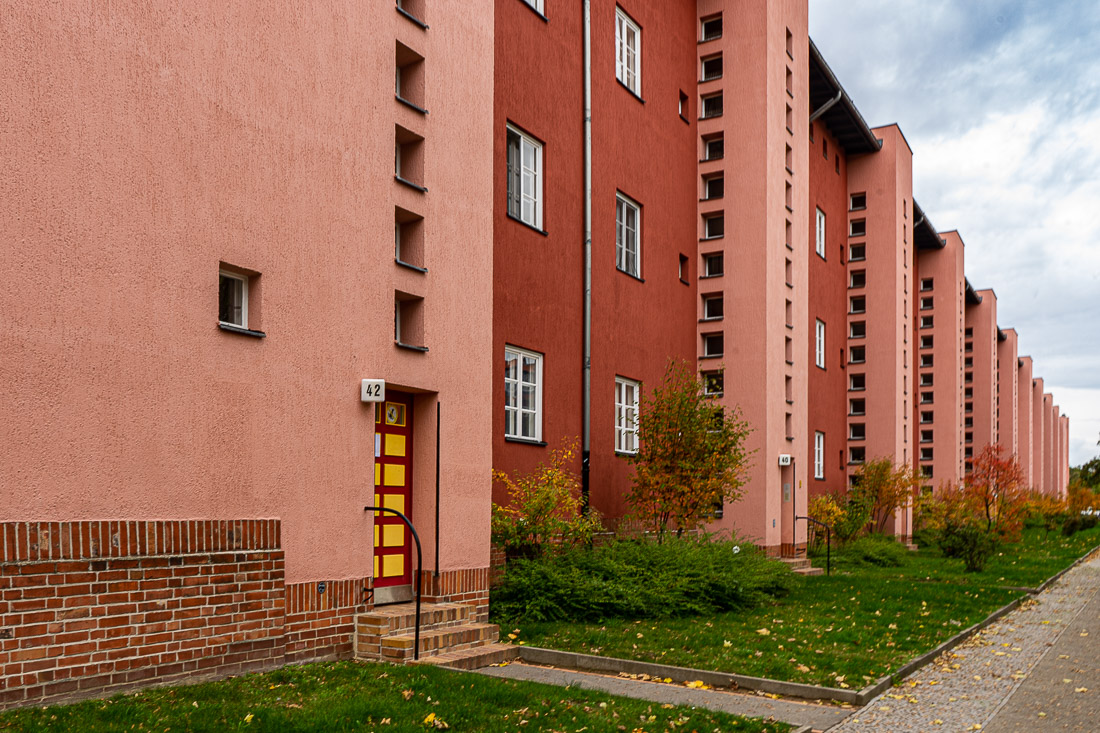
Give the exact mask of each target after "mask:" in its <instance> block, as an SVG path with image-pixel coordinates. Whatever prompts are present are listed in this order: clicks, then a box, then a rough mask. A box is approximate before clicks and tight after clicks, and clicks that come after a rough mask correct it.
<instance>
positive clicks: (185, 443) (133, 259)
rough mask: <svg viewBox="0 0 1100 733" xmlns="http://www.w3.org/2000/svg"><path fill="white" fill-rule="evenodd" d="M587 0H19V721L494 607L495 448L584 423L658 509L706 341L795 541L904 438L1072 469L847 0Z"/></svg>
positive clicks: (1052, 486)
mask: <svg viewBox="0 0 1100 733" xmlns="http://www.w3.org/2000/svg"><path fill="white" fill-rule="evenodd" d="M582 7H583V6H581V5H579V4H578V5H575V6H568V7H566V6H563V5H561V4H557V3H551V2H546V1H545V0H493V1H492V2H490V1H489V0H474V2H472V3H471V2H467V3H461V4H448V3H431V2H427V0H397V1H396V2H395V6H394V10H393V11H390V10H389V9H388V8H382V9H379V8H370V9H365V8H358V7H354V8H353V7H349V6H346V5H342V4H338V3H330V2H321V3H318V4H315V5H314V6H311V11H310V13H307V14H302V13H298V12H294V11H293V10H288V9H280V8H278V7H275V8H265V9H264V10H263V12H262V13H260V12H259V11H257V10H250V9H247V8H245V9H242V8H236V7H225V6H223V5H222V4H217V3H210V2H203V3H201V4H199V5H197V6H193V5H184V4H177V5H175V6H172V5H171V4H169V5H167V6H165V7H164V8H161V9H158V10H157V11H156V12H153V11H151V10H149V9H147V8H142V7H131V8H126V7H122V8H115V7H112V8H111V11H110V12H109V13H108V12H107V11H106V10H104V9H102V8H96V7H80V6H75V5H57V6H51V7H49V8H45V9H42V8H38V7H37V6H35V7H32V6H31V5H29V4H23V5H19V4H16V5H14V6H12V8H11V9H10V11H9V12H8V13H7V14H6V16H5V19H6V21H7V26H6V28H7V29H9V30H10V31H11V32H10V33H8V34H6V36H5V38H6V41H5V42H3V43H0V58H3V59H4V61H6V62H7V63H6V64H5V68H9V69H11V70H12V72H11V73H10V74H9V75H8V76H7V78H6V79H5V81H4V82H3V84H4V90H5V94H6V95H7V98H8V99H9V100H10V102H11V104H10V105H9V107H10V109H11V110H12V112H11V114H10V115H9V118H8V119H7V120H6V122H7V123H8V125H7V126H8V130H9V134H8V135H6V136H5V137H4V138H3V141H2V142H0V146H2V147H3V150H4V153H5V155H4V159H5V161H6V162H7V164H8V165H7V170H6V176H5V179H4V181H5V182H4V196H3V197H0V212H2V214H3V218H4V220H5V221H7V222H9V234H10V239H11V240H12V241H15V242H19V243H20V246H19V247H13V248H8V250H7V251H5V252H4V253H3V254H0V263H2V264H3V267H2V268H0V271H2V272H4V273H9V277H10V279H11V282H9V283H8V284H9V287H8V288H5V289H3V294H0V335H2V339H0V343H3V347H0V371H3V372H4V374H5V375H8V380H7V386H8V391H9V395H10V399H9V400H7V401H6V402H5V403H4V405H3V407H0V418H2V419H0V425H3V428H2V430H3V431H4V432H3V442H4V445H5V446H7V447H8V450H7V451H5V453H4V454H3V456H2V457H0V472H2V476H3V479H4V486H5V487H8V489H9V490H8V493H7V501H6V502H5V504H4V508H3V510H2V514H0V535H2V540H0V587H4V588H8V590H6V591H4V594H5V595H4V596H3V599H2V600H3V604H4V605H2V606H0V629H2V630H3V631H4V632H8V631H9V630H10V634H5V635H0V678H2V680H3V684H2V689H0V707H3V706H9V705H21V704H31V703H38V702H41V701H45V700H57V699H60V698H63V697H65V696H72V695H87V694H93V693H96V692H104V691H114V690H119V689H123V688H125V687H130V686H134V685H139V684H143V683H145V682H147V681H149V680H152V679H156V680H158V681H168V680H173V679H180V678H183V677H186V676H188V675H195V674H203V675H215V676H216V675H226V674H234V673H238V672H241V671H245V670H249V669H260V668H265V667H272V666H276V665H279V664H284V663H287V662H298V661H305V660H312V659H331V658H343V657H348V656H350V655H351V654H352V649H353V639H354V623H355V617H356V615H357V614H358V613H360V612H363V611H366V610H368V609H371V608H372V607H373V606H374V605H381V604H391V603H397V602H401V601H404V600H407V599H409V598H410V597H411V596H412V594H413V591H414V588H415V587H416V585H417V583H418V582H419V583H420V584H422V587H423V593H424V597H425V598H426V599H429V600H457V601H462V602H465V603H468V604H471V605H472V606H473V607H474V611H473V613H474V617H475V618H477V619H484V618H485V616H486V613H487V602H488V582H489V565H490V530H489V517H490V510H491V509H490V507H491V502H492V501H493V500H494V499H495V500H496V501H503V500H504V499H505V497H504V496H503V495H502V493H501V489H500V487H494V486H493V484H492V481H491V469H494V468H495V469H498V470H504V471H510V472H514V471H528V470H531V469H533V468H535V467H536V466H538V465H539V464H541V463H545V462H546V461H547V460H548V458H549V453H550V451H551V450H553V449H555V448H557V447H559V446H562V445H566V444H570V443H572V442H573V441H576V442H577V443H578V444H579V447H580V452H579V455H578V457H577V460H576V463H575V468H576V469H577V471H578V472H579V473H580V474H581V475H582V477H583V479H582V481H583V486H584V491H585V494H586V496H587V498H588V501H589V504H590V506H592V507H593V508H595V509H596V510H598V511H599V512H601V513H602V514H603V515H604V516H605V517H606V518H607V521H608V523H609V524H611V525H612V526H615V525H617V524H618V523H619V522H620V521H621V520H622V518H623V517H624V515H625V513H626V510H627V507H626V504H625V500H624V496H625V495H626V493H627V491H628V490H629V487H630V475H631V471H630V466H629V458H630V456H631V454H633V453H634V452H636V451H637V449H638V434H637V415H638V412H639V410H640V408H641V405H642V402H643V400H644V396H645V395H646V394H647V391H648V390H650V389H652V388H653V386H654V385H656V384H658V383H659V382H660V381H661V378H662V376H663V374H664V372H665V369H666V367H667V365H668V362H669V360H670V359H679V360H684V361H686V362H688V363H690V364H692V365H694V367H695V368H697V369H698V371H699V374H700V377H701V378H702V379H703V383H704V385H705V389H706V390H707V392H709V393H710V394H711V395H712V396H713V397H715V398H716V399H717V400H719V401H720V403H721V404H723V405H724V406H725V407H727V408H728V409H729V410H734V409H737V410H739V411H740V413H741V415H742V416H743V417H744V419H745V420H746V421H747V422H748V423H749V424H750V426H751V427H752V429H753V432H752V434H751V435H750V437H749V445H748V448H749V450H751V451H752V452H753V457H752V465H751V467H750V470H749V473H748V475H747V477H746V478H747V480H746V483H745V486H744V496H743V498H742V499H741V500H739V501H738V502H737V503H735V504H733V505H729V506H724V507H716V508H715V512H714V516H713V522H712V523H711V525H710V527H709V528H710V529H712V530H731V531H735V532H737V533H738V535H739V536H742V537H745V538H746V539H748V540H751V541H753V542H756V543H759V544H760V545H762V546H763V547H765V548H766V549H767V550H768V551H769V552H771V553H772V554H782V555H794V554H797V553H799V552H801V551H802V550H803V548H804V546H805V541H806V531H807V527H806V522H805V520H804V519H802V517H804V516H805V514H806V507H807V499H808V498H809V495H810V494H811V493H815V492H816V493H820V492H826V491H828V492H843V491H845V490H846V489H847V487H848V486H849V485H850V484H851V482H852V481H853V480H854V476H855V473H856V471H857V470H858V467H859V466H860V465H861V464H862V463H863V462H865V461H867V460H870V459H873V458H879V457H888V458H891V459H892V460H894V461H896V462H900V463H907V464H911V465H916V466H919V467H920V470H921V471H922V473H923V475H924V477H925V481H926V485H927V486H929V487H933V486H939V485H941V484H944V483H953V482H957V481H959V480H961V478H962V477H963V476H964V475H965V470H966V459H967V458H968V457H969V456H970V455H971V454H972V453H976V451H978V450H980V449H981V447H982V445H983V443H985V442H998V441H999V442H1000V443H1001V444H1002V445H1008V446H1011V450H1013V451H1015V452H1016V454H1017V456H1018V458H1019V459H1020V460H1021V463H1022V464H1024V465H1025V469H1026V471H1027V475H1028V477H1029V478H1028V480H1029V483H1030V484H1031V485H1033V486H1035V487H1036V488H1041V489H1043V490H1046V491H1049V492H1052V493H1058V492H1060V491H1062V492H1064V489H1065V482H1066V480H1067V478H1068V475H1067V470H1066V461H1067V460H1068V458H1067V442H1068V441H1067V437H1068V419H1067V418H1066V417H1065V416H1063V415H1061V414H1060V411H1059V410H1058V407H1057V405H1055V403H1054V401H1053V396H1052V395H1050V394H1044V384H1043V380H1042V379H1041V378H1039V377H1038V375H1037V369H1036V367H1035V365H1034V364H1033V362H1032V360H1031V358H1030V357H1027V356H1018V355H1017V353H1016V350H1017V345H1018V341H1017V338H1016V334H1015V331H1013V330H1011V329H1003V328H1000V327H999V326H998V324H997V318H996V298H995V297H994V296H993V294H992V291H980V292H979V291H975V290H974V289H973V288H971V287H970V285H969V283H968V282H967V279H966V272H965V268H964V265H965V262H964V257H963V255H964V245H963V241H962V238H961V236H960V235H959V234H958V233H957V232H954V231H948V232H939V231H938V230H937V229H936V228H935V227H934V226H933V225H932V224H931V222H930V221H929V219H928V216H926V214H925V212H924V211H923V210H921V208H920V207H919V206H918V205H917V203H916V201H915V199H914V191H913V183H912V179H913V166H914V165H916V164H919V151H914V150H913V149H912V148H911V147H910V145H909V144H908V142H907V141H906V139H905V136H904V134H903V133H902V131H901V129H900V128H899V127H898V126H897V125H885V126H880V127H873V128H872V127H870V126H869V125H868V123H867V122H866V121H865V120H864V119H863V117H862V115H861V114H860V112H859V110H858V109H857V108H856V107H855V105H854V104H853V103H852V101H851V99H850V98H849V97H848V96H847V94H846V93H845V92H844V89H843V86H842V85H841V83H840V81H839V80H838V79H837V78H836V76H835V74H834V73H833V72H832V70H831V69H830V68H829V66H828V64H827V63H826V61H825V59H824V58H823V57H822V56H821V54H820V52H819V50H818V49H817V48H816V47H815V46H814V45H813V44H812V43H811V42H810V40H809V38H808V31H807V3H806V1H805V0H743V1H742V2H737V3H734V2H730V1H729V0H697V1H696V2H690V1H688V0H677V1H676V2H659V1H658V0H621V1H620V2H611V1H610V0H592V2H591V4H590V12H589V13H588V14H587V16H586V15H585V13H584V12H582ZM490 60H491V63H489V61H490ZM16 278H18V281H16ZM210 316H214V318H211V317H210ZM968 329H969V333H968ZM968 346H969V349H968ZM364 380H368V381H367V382H364ZM383 382H384V384H385V391H384V393H383V392H382V383H383ZM1010 392H1011V393H1012V396H1011V397H1010V396H1009V393H1010ZM1010 404H1011V407H1010V406H1009V405H1010ZM1010 432H1011V433H1013V437H1012V438H1011V442H1010V441H1009V433H1010ZM364 507H382V508H385V509H389V510H396V511H399V512H401V513H402V514H404V515H405V516H406V517H408V518H409V520H410V522H411V525H412V528H413V531H410V530H409V529H408V528H407V527H406V525H405V524H404V522H403V520H402V519H400V518H399V517H397V516H396V515H393V516H390V515H386V514H385V513H384V512H383V513H376V512H375V511H374V510H371V511H365V510H364ZM889 529H890V530H891V531H893V532H894V533H895V534H898V535H901V536H907V535H908V534H909V533H910V532H911V518H910V516H909V514H908V511H907V510H906V511H902V512H899V513H898V516H897V517H895V518H893V520H892V522H891V523H890V525H889ZM414 532H415V538H414ZM417 539H418V542H417ZM418 546H419V547H421V548H422V550H423V556H422V557H420V556H418V554H417V551H416V547H418ZM421 563H422V571H421V572H420V574H419V575H418V574H417V571H416V566H417V565H418V564H421ZM15 576H19V584H20V589H19V590H13V588H12V586H11V585H10V584H11V583H12V582H13V581H12V580H11V579H12V578H14V577H15ZM93 580H94V583H95V585H94V586H93ZM58 589H62V590H58ZM62 595H64V596H65V597H67V598H69V600H66V601H61V600H59V599H60V598H61V597H62ZM43 599H44V600H43ZM160 603H163V604H165V606H166V608H161V607H159V606H157V604H160ZM62 604H64V606H65V609H67V610H59V608H60V606H61V605H62ZM32 616H33V619H32V618H31V617H32Z"/></svg>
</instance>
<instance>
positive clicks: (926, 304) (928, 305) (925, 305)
mask: <svg viewBox="0 0 1100 733" xmlns="http://www.w3.org/2000/svg"><path fill="white" fill-rule="evenodd" d="M920 309H921V310H922V311H930V310H932V299H931V298H921V299H920Z"/></svg>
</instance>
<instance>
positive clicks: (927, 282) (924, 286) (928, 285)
mask: <svg viewBox="0 0 1100 733" xmlns="http://www.w3.org/2000/svg"><path fill="white" fill-rule="evenodd" d="M932 285H933V281H932V278H930V277H922V278H921V281H920V289H921V290H922V291H923V292H927V291H929V290H931V289H932Z"/></svg>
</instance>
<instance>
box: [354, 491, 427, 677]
mask: <svg viewBox="0 0 1100 733" xmlns="http://www.w3.org/2000/svg"><path fill="white" fill-rule="evenodd" d="M363 511H365V512H389V513H390V514H396V515H397V517H398V518H399V519H400V520H401V521H402V522H404V523H405V526H406V527H408V528H409V531H410V532H412V536H413V539H414V540H416V628H415V631H414V632H413V644H414V646H413V659H414V660H418V659H420V574H421V573H420V571H421V569H422V567H423V563H422V558H421V556H420V535H418V534H417V533H416V528H415V527H413V525H412V522H411V521H410V520H409V518H408V517H406V516H405V515H404V514H402V513H401V512H399V511H397V510H396V509H390V508H389V507H384V506H365V507H363Z"/></svg>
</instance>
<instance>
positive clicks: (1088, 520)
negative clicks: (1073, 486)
mask: <svg viewBox="0 0 1100 733" xmlns="http://www.w3.org/2000/svg"><path fill="white" fill-rule="evenodd" d="M1098 522H1100V517H1097V516H1096V515H1095V514H1081V513H1080V512H1077V513H1072V514H1069V515H1068V516H1066V518H1065V521H1063V522H1062V535H1063V536H1065V537H1072V536H1073V535H1075V534H1077V533H1078V532H1080V531H1081V530H1084V529H1092V528H1093V527H1095V526H1096V525H1097V523H1098Z"/></svg>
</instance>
